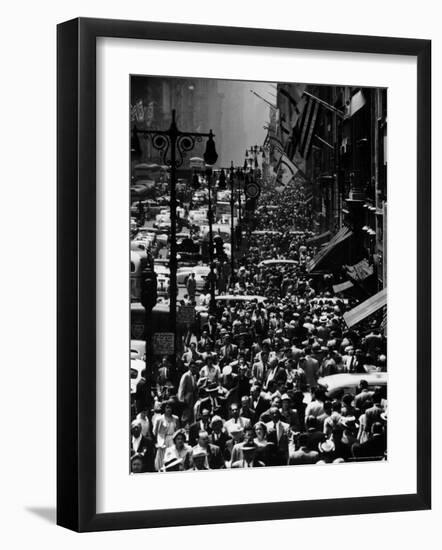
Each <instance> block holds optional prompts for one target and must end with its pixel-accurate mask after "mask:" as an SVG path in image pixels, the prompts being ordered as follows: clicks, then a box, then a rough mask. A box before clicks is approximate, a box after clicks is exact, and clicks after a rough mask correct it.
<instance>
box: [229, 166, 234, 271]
mask: <svg viewBox="0 0 442 550" xmlns="http://www.w3.org/2000/svg"><path fill="white" fill-rule="evenodd" d="M229 180H230V280H231V281H233V282H234V281H235V225H234V220H233V216H234V212H235V172H234V168H233V160H232V161H231V163H230V174H229Z"/></svg>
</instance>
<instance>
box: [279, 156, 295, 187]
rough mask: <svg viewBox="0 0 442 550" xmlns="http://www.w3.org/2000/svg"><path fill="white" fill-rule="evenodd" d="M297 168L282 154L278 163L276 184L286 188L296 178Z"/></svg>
mask: <svg viewBox="0 0 442 550" xmlns="http://www.w3.org/2000/svg"><path fill="white" fill-rule="evenodd" d="M297 172H298V167H297V166H296V165H295V164H294V163H293V162H292V161H291V160H290V159H289V158H288V156H287V155H286V154H285V153H283V154H282V155H281V158H280V159H279V163H278V170H277V174H278V177H277V182H278V183H280V184H282V185H284V186H286V185H287V184H288V183H290V182H291V180H292V179H293V178H294V177H295V176H296V174H297Z"/></svg>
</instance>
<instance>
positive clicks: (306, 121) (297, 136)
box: [293, 96, 319, 159]
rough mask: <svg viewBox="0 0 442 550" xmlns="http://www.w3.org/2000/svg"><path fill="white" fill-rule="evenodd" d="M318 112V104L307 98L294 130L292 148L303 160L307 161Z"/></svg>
mask: <svg viewBox="0 0 442 550" xmlns="http://www.w3.org/2000/svg"><path fill="white" fill-rule="evenodd" d="M318 111H319V103H318V102H317V101H315V100H314V99H313V98H312V97H310V96H309V97H308V98H307V101H306V104H305V106H304V109H303V111H302V115H301V117H300V119H299V120H298V124H297V125H296V127H295V129H294V137H293V140H294V142H293V147H294V150H295V151H296V150H298V151H299V154H300V155H301V157H302V158H304V159H307V158H308V156H309V154H310V150H311V146H312V138H313V135H314V132H315V128H316V121H317V119H318Z"/></svg>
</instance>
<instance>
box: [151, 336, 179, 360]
mask: <svg viewBox="0 0 442 550" xmlns="http://www.w3.org/2000/svg"><path fill="white" fill-rule="evenodd" d="M152 345H153V352H154V353H155V354H157V355H172V354H173V353H174V352H175V335H174V333H173V332H154V334H153V337H152Z"/></svg>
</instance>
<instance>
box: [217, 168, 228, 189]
mask: <svg viewBox="0 0 442 550" xmlns="http://www.w3.org/2000/svg"><path fill="white" fill-rule="evenodd" d="M225 188H226V173H225V172H224V168H222V169H221V173H220V175H219V180H218V189H225Z"/></svg>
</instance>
